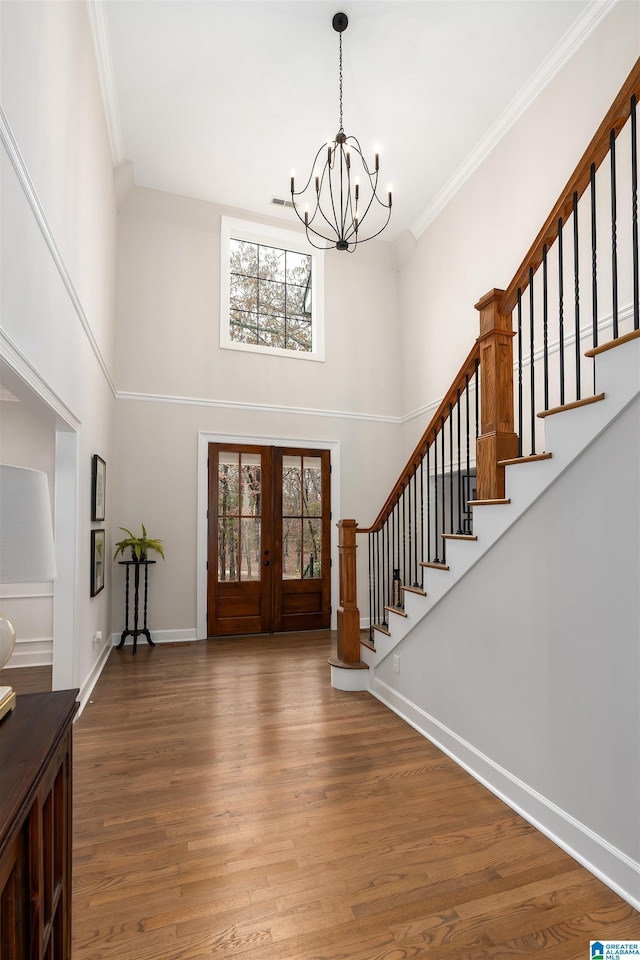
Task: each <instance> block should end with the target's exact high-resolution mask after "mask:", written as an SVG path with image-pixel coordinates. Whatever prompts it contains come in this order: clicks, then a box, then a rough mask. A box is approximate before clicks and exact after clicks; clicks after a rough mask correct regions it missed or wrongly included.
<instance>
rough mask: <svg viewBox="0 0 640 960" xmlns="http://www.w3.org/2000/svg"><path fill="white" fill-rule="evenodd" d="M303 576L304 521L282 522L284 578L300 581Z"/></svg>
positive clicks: (288, 520)
mask: <svg viewBox="0 0 640 960" xmlns="http://www.w3.org/2000/svg"><path fill="white" fill-rule="evenodd" d="M301 575H302V520H294V519H289V518H284V517H283V520H282V578H283V580H299V579H300V577H301Z"/></svg>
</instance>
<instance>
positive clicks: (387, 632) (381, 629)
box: [373, 623, 391, 637]
mask: <svg viewBox="0 0 640 960" xmlns="http://www.w3.org/2000/svg"><path fill="white" fill-rule="evenodd" d="M373 629H374V630H378V631H379V632H380V633H384V635H385V637H390V636H391V631H390V630H389V628H388V627H383V626H382V624H381V623H374V625H373Z"/></svg>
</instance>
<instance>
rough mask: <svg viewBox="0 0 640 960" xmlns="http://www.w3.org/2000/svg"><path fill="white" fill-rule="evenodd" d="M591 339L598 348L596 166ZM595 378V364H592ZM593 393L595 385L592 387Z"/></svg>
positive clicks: (593, 171)
mask: <svg viewBox="0 0 640 960" xmlns="http://www.w3.org/2000/svg"><path fill="white" fill-rule="evenodd" d="M590 181H591V314H592V316H591V339H592V340H593V346H594V347H597V346H598V230H597V222H596V165H595V163H592V164H591V172H590ZM593 372H594V377H595V364H594V371H593ZM593 390H594V393H595V383H594V385H593Z"/></svg>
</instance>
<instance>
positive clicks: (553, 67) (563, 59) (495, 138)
mask: <svg viewBox="0 0 640 960" xmlns="http://www.w3.org/2000/svg"><path fill="white" fill-rule="evenodd" d="M618 2H619V0H592V2H591V3H590V4H589V6H588V7H587V8H586V10H585V11H584V13H582V14H581V16H579V17H578V19H577V20H576V21H575V23H574V24H573V25H572V26H571V27H570V28H569V30H568V31H567V32H566V33H565V35H564V36H563V37H562V39H561V40H560V41H559V42H558V43H557V44H556V46H555V47H554V49H553V50H552V51H551V53H550V54H549V55H548V57H546V59H545V60H543V62H542V63H541V65H540V66H539V67H538V69H537V70H536V71H535V73H534V74H533V76H531V77H530V79H529V80H528V81H527V83H525V85H524V86H523V87H522V88H521V89H520V91H519V92H518V93H517V94H516V96H515V97H514V98H513V100H512V101H511V103H510V104H509V105H508V106H507V107H506V109H505V110H503V112H502V113H501V114H500V116H499V117H498V119H497V120H496V122H495V123H494V124H493V125H492V126H491V127H489V129H488V131H487V132H486V134H485V135H484V136H483V137H482V139H481V140H480V141H479V142H478V144H477V145H476V146H475V148H474V149H473V150H472V151H471V153H470V154H469V156H468V157H467V159H466V160H465V161H464V162H463V163H462V165H461V166H460V167H458V169H457V170H456V172H455V173H454V174H453V176H452V177H451V179H450V180H448V181H447V183H445V185H444V187H443V188H442V189H441V190H440V191H439V193H437V194H436V196H435V197H434V199H433V200H432V202H431V203H430V204H429V206H428V207H427V209H426V210H425V211H424V213H423V214H422V215H421V216H420V217H418V219H417V220H416V222H415V223H414V225H413V227H412V228H411V233H412V234H413V236H414V237H415V238H416V240H418V239H419V238H420V237H421V236H422V234H423V233H424V231H425V230H426V229H427V227H428V226H429V224H430V223H432V222H433V221H434V220H435V218H436V217H437V216H438V214H439V213H440V212H441V211H442V210H443V209H444V208H445V207H446V205H447V204H448V203H449V202H450V201H451V200H452V199H453V197H454V196H455V194H456V193H457V192H458V190H460V188H461V187H462V186H463V185H464V184H465V183H466V181H467V180H468V179H469V177H470V176H471V175H472V173H474V171H475V170H476V169H477V168H478V167H479V166H480V164H481V163H482V162H483V161H484V160H485V159H486V158H487V157H488V156H489V154H490V153H491V151H492V150H493V148H494V147H495V146H496V145H497V144H498V143H499V142H500V140H502V138H503V137H504V135H505V134H506V133H508V131H509V130H510V129H511V127H512V126H513V125H514V124H515V123H516V121H517V120H518V119H519V118H520V117H521V116H522V114H523V113H524V112H525V111H526V110H527V109H528V108H529V107H530V106H531V104H532V103H533V101H534V100H535V99H536V97H538V96H539V94H540V93H541V92H542V91H543V90H544V88H545V87H546V86H547V84H548V83H550V82H551V80H553V78H554V77H555V76H556V74H557V73H558V72H559V71H560V70H561V69H562V67H563V66H564V65H565V63H567V61H568V60H570V59H571V57H572V56H573V55H574V53H575V52H576V51H577V50H578V48H579V47H581V46H582V44H583V43H584V42H585V40H586V39H587V38H588V37H589V36H590V34H591V33H593V31H594V30H595V29H596V28H597V27H598V25H599V24H600V23H601V21H602V20H603V19H604V18H605V17H606V16H607V15H608V14H609V13H610V12H611V10H612V8H613V7H614V6H615V5H616V4H617V3H618Z"/></svg>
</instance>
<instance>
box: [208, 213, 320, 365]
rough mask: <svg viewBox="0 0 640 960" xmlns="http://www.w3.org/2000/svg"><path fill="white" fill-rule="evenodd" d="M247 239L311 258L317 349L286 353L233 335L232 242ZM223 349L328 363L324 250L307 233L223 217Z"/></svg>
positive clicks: (313, 317)
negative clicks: (326, 358) (231, 330)
mask: <svg viewBox="0 0 640 960" xmlns="http://www.w3.org/2000/svg"><path fill="white" fill-rule="evenodd" d="M231 238H233V239H234V240H245V241H247V242H249V243H259V244H262V245H263V246H271V247H278V248H279V249H281V250H291V251H292V252H293V253H303V254H305V255H307V256H310V257H311V282H312V290H313V296H312V303H311V343H312V345H313V350H311V351H310V352H306V351H303V350H285V349H284V348H282V347H267V346H262V345H260V344H254V343H240V342H238V341H236V340H232V339H231V336H230V330H229V325H230V320H229V313H230V311H229V299H230V291H231V282H230V275H231V271H230V240H231ZM220 348H221V349H222V350H239V351H241V352H244V353H260V354H263V355H268V356H272V357H274V356H275V357H286V358H288V359H293V360H315V361H316V362H318V361H320V362H324V251H322V250H315V249H314V248H313V247H310V245H309V243H308V242H307V240H306V237H305V236H304V234H301V233H297V232H295V231H293V230H287V229H286V228H283V227H273V226H269V225H268V224H265V223H255V222H254V221H251V220H239V219H236V218H234V217H224V216H223V217H222V218H221V225H220Z"/></svg>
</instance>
